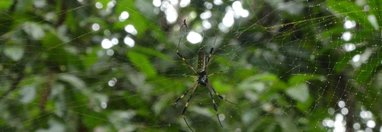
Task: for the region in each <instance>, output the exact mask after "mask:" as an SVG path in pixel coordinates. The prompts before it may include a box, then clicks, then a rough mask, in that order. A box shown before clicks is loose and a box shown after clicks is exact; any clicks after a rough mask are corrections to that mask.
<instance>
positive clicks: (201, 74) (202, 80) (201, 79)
mask: <svg viewBox="0 0 382 132" xmlns="http://www.w3.org/2000/svg"><path fill="white" fill-rule="evenodd" d="M183 25H185V21H183ZM185 27H187V25H185ZM179 43H180V41H179ZM179 43H178V47H179ZM202 49H203V48H200V49H199V51H198V64H197V67H196V69H195V68H194V67H193V66H192V65H191V64H190V63H188V62H187V61H186V58H185V57H184V56H183V55H182V54H181V53H180V52H179V49H178V48H177V50H176V54H177V56H178V57H179V58H180V59H181V60H182V61H183V63H184V64H185V65H186V66H187V67H188V68H189V69H190V70H192V72H193V74H194V75H195V76H197V80H196V82H194V84H193V86H192V87H190V88H188V89H187V90H186V91H185V92H184V93H183V94H182V95H181V96H179V97H178V98H177V99H176V101H175V104H177V103H178V102H179V101H180V100H181V99H183V98H184V97H185V96H187V95H188V94H189V97H188V99H187V101H186V103H185V105H184V107H183V110H182V116H183V120H184V121H185V123H186V124H187V126H188V128H190V129H191V127H190V126H189V124H188V123H187V120H186V118H185V116H184V114H185V113H186V111H187V108H188V105H189V102H190V101H191V99H192V97H193V96H194V93H195V91H196V89H197V88H198V87H200V86H202V87H205V88H207V89H208V92H209V95H210V98H211V100H212V104H213V107H214V110H215V112H216V116H217V119H218V121H219V124H220V126H221V127H223V125H222V123H221V121H220V118H219V114H218V105H217V104H216V101H215V97H218V98H219V99H221V100H224V98H223V96H221V95H219V94H218V93H217V92H216V91H215V89H214V88H213V86H212V85H211V83H210V82H209V80H208V77H209V76H210V75H212V74H209V73H208V66H209V64H210V62H211V57H212V54H213V52H214V48H211V49H210V51H209V53H208V55H206V52H205V51H204V50H202ZM189 92H191V93H189ZM191 130H192V129H191Z"/></svg>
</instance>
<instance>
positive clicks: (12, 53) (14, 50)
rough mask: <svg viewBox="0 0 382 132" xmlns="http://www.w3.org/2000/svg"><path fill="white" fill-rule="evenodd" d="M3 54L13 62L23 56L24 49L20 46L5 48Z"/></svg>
mask: <svg viewBox="0 0 382 132" xmlns="http://www.w3.org/2000/svg"><path fill="white" fill-rule="evenodd" d="M4 54H5V55H6V56H8V57H9V58H11V59H12V60H14V61H18V60H20V59H21V58H22V57H23V55H24V48H23V47H21V46H15V45H12V46H7V47H5V50H4Z"/></svg>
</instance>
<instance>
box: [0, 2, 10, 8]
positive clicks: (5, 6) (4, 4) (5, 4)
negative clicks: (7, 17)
mask: <svg viewBox="0 0 382 132" xmlns="http://www.w3.org/2000/svg"><path fill="white" fill-rule="evenodd" d="M11 5H12V0H1V1H0V10H4V9H8V8H9V7H10V6H11Z"/></svg>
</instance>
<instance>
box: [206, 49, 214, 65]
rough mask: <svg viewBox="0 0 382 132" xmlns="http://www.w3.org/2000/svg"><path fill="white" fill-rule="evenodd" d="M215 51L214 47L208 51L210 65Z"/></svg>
mask: <svg viewBox="0 0 382 132" xmlns="http://www.w3.org/2000/svg"><path fill="white" fill-rule="evenodd" d="M213 52H214V48H211V49H210V52H209V53H208V56H207V65H209V64H210V62H211V58H212V54H213Z"/></svg>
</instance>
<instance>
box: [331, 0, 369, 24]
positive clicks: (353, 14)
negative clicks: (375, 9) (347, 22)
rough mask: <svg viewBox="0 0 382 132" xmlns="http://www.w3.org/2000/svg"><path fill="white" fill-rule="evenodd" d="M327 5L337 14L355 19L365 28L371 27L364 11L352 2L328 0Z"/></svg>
mask: <svg viewBox="0 0 382 132" xmlns="http://www.w3.org/2000/svg"><path fill="white" fill-rule="evenodd" d="M327 6H328V7H329V9H331V10H332V11H334V12H336V13H338V14H339V15H341V16H344V17H349V18H350V19H352V20H355V21H356V22H357V23H359V24H360V25H361V26H363V28H365V29H372V28H373V27H372V25H371V23H370V22H369V21H368V17H367V14H366V12H365V11H363V9H362V8H361V7H360V6H357V5H356V4H355V3H354V2H350V1H348V0H328V1H327Z"/></svg>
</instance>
